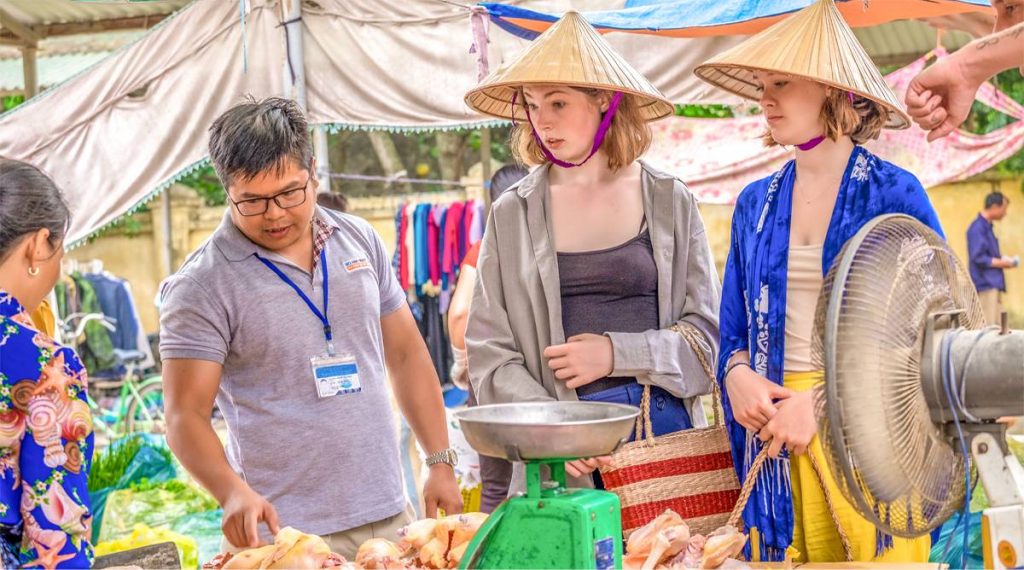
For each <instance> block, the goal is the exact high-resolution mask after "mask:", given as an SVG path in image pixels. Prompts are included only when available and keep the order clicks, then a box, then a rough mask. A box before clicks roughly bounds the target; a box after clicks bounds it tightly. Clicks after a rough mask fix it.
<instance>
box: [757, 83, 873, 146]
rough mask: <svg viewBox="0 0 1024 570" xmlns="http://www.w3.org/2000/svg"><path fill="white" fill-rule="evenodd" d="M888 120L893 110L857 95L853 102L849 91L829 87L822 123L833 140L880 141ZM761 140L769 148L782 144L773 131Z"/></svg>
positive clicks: (823, 107)
mask: <svg viewBox="0 0 1024 570" xmlns="http://www.w3.org/2000/svg"><path fill="white" fill-rule="evenodd" d="M888 119H889V111H888V110H886V109H884V108H883V107H882V106H881V105H879V104H878V103H875V102H874V101H872V100H871V99H866V98H864V97H861V96H860V95H856V94H854V96H853V102H852V103H851V102H850V96H849V92H848V91H843V90H841V89H836V88H835V87H826V88H825V104H824V105H822V106H821V120H822V121H823V122H824V123H825V136H826V137H827V138H829V139H831V140H839V137H841V136H844V135H849V137H850V138H851V139H853V142H854V143H856V144H863V143H865V142H867V141H869V140H872V139H877V138H878V135H879V133H881V132H882V128H883V127H885V123H886V121H888ZM761 140H763V141H764V145H765V146H769V147H770V146H775V145H777V144H779V143H778V141H776V140H775V138H774V137H772V131H771V129H768V130H766V131H765V133H764V135H763V137H762V139H761Z"/></svg>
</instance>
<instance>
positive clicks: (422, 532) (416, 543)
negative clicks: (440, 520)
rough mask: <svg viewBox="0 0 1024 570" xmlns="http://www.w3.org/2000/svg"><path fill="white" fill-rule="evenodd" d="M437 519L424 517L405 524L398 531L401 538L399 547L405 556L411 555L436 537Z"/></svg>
mask: <svg viewBox="0 0 1024 570" xmlns="http://www.w3.org/2000/svg"><path fill="white" fill-rule="evenodd" d="M435 528H437V519H423V520H420V521H416V522H414V523H411V524H409V525H408V526H404V527H402V528H401V529H399V531H398V536H399V537H400V538H401V540H399V541H398V548H399V550H401V551H402V553H403V554H404V555H405V556H411V555H412V554H415V553H416V551H418V550H419V549H421V548H423V545H425V544H426V543H428V542H430V541H431V539H433V538H434V529H435Z"/></svg>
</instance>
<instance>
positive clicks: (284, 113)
mask: <svg viewBox="0 0 1024 570" xmlns="http://www.w3.org/2000/svg"><path fill="white" fill-rule="evenodd" d="M312 156H313V149H312V146H311V144H310V141H309V127H308V126H307V124H306V117H305V116H304V115H303V114H302V109H300V108H299V106H298V104H297V103H295V101H292V100H291V99H284V98H281V97H268V98H267V99H263V100H262V101H257V100H256V99H254V98H252V97H251V96H250V97H248V99H247V101H246V102H245V103H242V104H240V105H236V106H234V107H232V108H230V109H228V110H227V111H226V112H225V113H224V114H223V115H221V116H220V117H218V118H217V120H216V121H214V122H213V125H211V126H210V160H211V162H213V168H214V170H216V171H217V176H219V177H220V181H221V183H222V184H224V188H225V189H227V188H228V187H229V186H230V185H231V184H232V183H233V182H235V181H243V182H248V181H250V180H252V179H253V178H256V177H257V176H259V175H260V174H262V173H263V172H265V171H266V170H267V169H269V168H274V169H276V173H277V174H278V175H280V174H281V173H283V172H284V169H285V167H286V166H287V160H288V159H291V160H294V161H295V163H296V164H297V165H298V166H299V167H301V168H309V165H310V164H311V160H312Z"/></svg>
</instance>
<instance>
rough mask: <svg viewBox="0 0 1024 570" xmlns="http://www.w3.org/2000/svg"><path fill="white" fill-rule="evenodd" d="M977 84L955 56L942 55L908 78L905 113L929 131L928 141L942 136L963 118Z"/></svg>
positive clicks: (956, 125) (969, 109)
mask: <svg viewBox="0 0 1024 570" xmlns="http://www.w3.org/2000/svg"><path fill="white" fill-rule="evenodd" d="M980 86H981V83H980V82H975V81H974V80H972V79H970V78H969V77H968V74H967V73H965V70H964V69H963V68H962V67H961V66H960V65H959V63H958V62H957V60H956V59H954V58H952V57H945V58H942V59H940V60H938V61H936V62H935V63H933V64H932V65H931V66H930V67H928V68H927V69H925V70H924V71H922V72H921V73H919V74H918V75H917V77H915V78H914V79H913V80H912V81H911V82H910V87H909V88H907V97H906V100H907V113H908V114H910V117H911V118H912V119H914V122H915V123H917V124H918V126H920V127H921V128H922V129H924V130H926V131H929V133H928V141H929V142H931V141H933V140H936V139H939V138H942V137H944V136H946V135H948V134H949V133H952V132H953V131H954V130H955V129H956V128H957V127H959V126H960V125H962V124H963V122H964V121H965V120H967V114H968V113H969V112H970V111H971V104H972V103H974V95H975V93H977V92H978V88H979V87H980Z"/></svg>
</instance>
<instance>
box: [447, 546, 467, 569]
mask: <svg viewBox="0 0 1024 570" xmlns="http://www.w3.org/2000/svg"><path fill="white" fill-rule="evenodd" d="M467 548H469V543H468V542H463V543H462V544H460V545H459V546H453V547H452V549H451V550H449V551H448V567H449V568H458V567H459V563H460V562H462V557H463V556H465V555H466V549H467Z"/></svg>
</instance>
